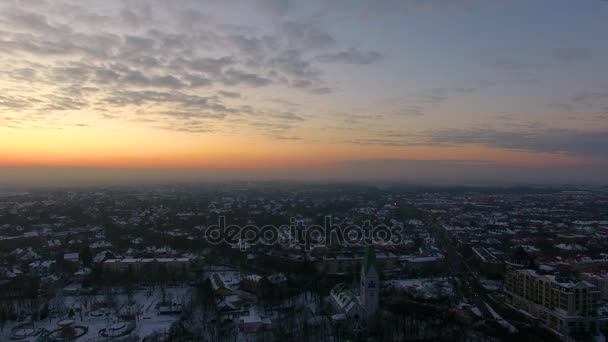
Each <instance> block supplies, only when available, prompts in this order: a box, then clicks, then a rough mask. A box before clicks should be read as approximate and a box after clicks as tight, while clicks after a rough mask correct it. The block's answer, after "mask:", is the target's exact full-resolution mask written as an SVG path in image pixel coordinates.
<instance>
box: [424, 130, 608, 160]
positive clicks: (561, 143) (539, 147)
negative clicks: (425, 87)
mask: <svg viewBox="0 0 608 342" xmlns="http://www.w3.org/2000/svg"><path fill="white" fill-rule="evenodd" d="M429 142H430V143H431V144H439V145H466V144H480V145H486V146H491V147H498V148H508V149H518V150H526V151H531V152H548V153H557V152H563V153H567V154H571V155H583V156H596V157H608V132H605V131H577V130H570V129H544V130H535V131H513V132H510V131H499V130H494V129H484V128H478V129H470V130H461V129H451V130H442V131H435V132H431V133H430V134H429Z"/></svg>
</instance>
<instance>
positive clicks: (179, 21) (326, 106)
mask: <svg viewBox="0 0 608 342" xmlns="http://www.w3.org/2000/svg"><path fill="white" fill-rule="evenodd" d="M0 73H1V75H2V76H1V77H0V185H2V184H4V185H6V184H9V185H10V184H11V183H17V182H27V181H30V180H36V181H37V182H39V183H40V182H44V181H45V180H48V181H50V182H58V181H59V180H61V181H69V180H70V179H76V180H104V181H108V180H112V179H120V180H131V179H154V180H188V181H189V180H214V179H275V178H280V179H292V178H293V179H304V180H306V179H313V180H325V179H327V180H408V181H412V180H416V179H420V180H423V181H438V182H440V181H447V182H449V181H467V182H473V181H475V180H483V181H504V182H527V181H529V182H544V181H546V182H576V183H584V182H593V183H597V182H606V183H608V171H606V170H607V169H608V1H602V0H575V1H573V0H533V1H530V0H508V1H503V0H495V1H493V0H387V1H382V0H360V1H346V0H325V1H316V0H307V1H295V0H294V1H289V0H250V1H236V0H172V1H166V0H150V1H143V0H133V1H126V0H125V1H117V0H116V1H114V0H105V1H99V0H96V1H86V0H85V1H83V0H24V1H16V0H3V1H1V2H0ZM162 170H165V171H162ZM79 177H80V178H79Z"/></svg>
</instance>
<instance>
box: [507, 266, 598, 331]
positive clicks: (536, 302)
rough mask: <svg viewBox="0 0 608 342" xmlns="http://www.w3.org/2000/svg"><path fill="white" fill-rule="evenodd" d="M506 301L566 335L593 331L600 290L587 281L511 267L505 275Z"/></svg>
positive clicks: (595, 329)
mask: <svg viewBox="0 0 608 342" xmlns="http://www.w3.org/2000/svg"><path fill="white" fill-rule="evenodd" d="M505 293H506V300H507V302H508V303H510V304H511V305H513V306H514V307H515V308H517V309H521V310H524V311H526V312H528V313H530V314H531V315H533V316H535V317H537V318H538V319H540V321H541V322H542V323H544V324H545V325H546V326H548V327H549V328H551V329H553V330H556V331H558V332H560V333H562V334H564V335H568V336H582V335H587V334H592V335H595V334H596V333H597V330H598V318H597V309H598V300H599V296H600V291H599V290H598V288H597V287H596V286H595V285H593V284H591V283H589V282H587V281H578V280H574V279H567V278H560V277H558V276H555V275H549V274H539V273H538V272H537V271H535V270H533V269H513V270H510V271H509V272H508V273H507V274H506V277H505Z"/></svg>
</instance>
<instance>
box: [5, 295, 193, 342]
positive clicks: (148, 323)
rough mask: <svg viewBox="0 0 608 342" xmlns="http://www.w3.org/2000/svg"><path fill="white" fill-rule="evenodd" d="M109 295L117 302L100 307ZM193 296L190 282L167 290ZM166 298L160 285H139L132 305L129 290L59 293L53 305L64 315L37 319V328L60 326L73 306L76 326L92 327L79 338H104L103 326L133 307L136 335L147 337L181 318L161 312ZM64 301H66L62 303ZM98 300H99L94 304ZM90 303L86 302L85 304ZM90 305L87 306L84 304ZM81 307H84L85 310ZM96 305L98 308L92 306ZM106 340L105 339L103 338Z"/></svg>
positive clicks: (179, 299)
mask: <svg viewBox="0 0 608 342" xmlns="http://www.w3.org/2000/svg"><path fill="white" fill-rule="evenodd" d="M109 298H112V299H113V300H114V301H115V303H116V305H115V307H114V308H107V307H101V308H100V307H98V306H99V305H100V304H98V303H104V302H106V301H107V300H108V299H109ZM190 299H191V288H190V287H186V286H180V287H170V288H167V289H166V290H165V300H167V301H169V300H171V301H172V302H173V303H180V304H181V303H189V301H190ZM161 300H162V291H161V289H160V288H159V287H155V288H148V287H146V288H138V289H136V290H134V291H133V292H132V303H133V304H132V305H129V304H128V296H127V294H126V293H124V292H123V293H117V294H113V293H110V294H99V295H96V296H87V297H85V296H58V297H55V298H53V299H51V301H50V302H51V304H50V307H57V308H58V311H62V312H64V314H63V315H61V316H58V317H52V318H45V319H43V320H40V321H35V322H33V323H34V328H35V329H36V330H38V329H46V330H49V331H52V330H55V329H57V328H58V325H57V323H58V322H60V321H61V320H63V319H65V318H66V317H67V315H68V312H69V311H70V309H73V311H74V315H73V316H72V319H73V320H74V321H75V323H74V325H76V326H85V327H87V328H88V331H87V333H86V334H85V335H83V336H82V337H80V338H79V339H78V341H95V340H97V339H99V338H101V335H100V330H102V329H107V328H109V327H110V326H112V325H113V324H115V323H116V322H117V312H119V311H121V310H122V311H123V312H124V311H127V310H132V312H133V313H135V317H136V326H135V329H134V330H133V332H132V333H131V335H132V336H138V337H139V338H143V337H145V336H148V335H151V334H153V333H157V332H159V333H164V332H166V331H168V330H169V328H170V327H171V325H172V324H173V323H174V322H176V321H177V320H178V319H179V316H178V315H160V314H158V313H157V311H156V304H158V303H159V302H160V301H161ZM62 303H63V304H62ZM94 303H97V304H94ZM85 304H86V305H85ZM85 306H86V307H87V309H85V308H84V307H85ZM78 308H83V309H82V314H81V313H80V312H79V310H78ZM93 308H95V309H94V310H92V309H93ZM18 324H20V323H18V322H8V323H7V324H6V325H5V326H4V330H3V331H2V333H0V340H1V341H10V334H11V329H12V328H13V327H14V326H16V325H18ZM35 339H36V337H31V338H29V339H25V340H22V341H35ZM101 340H105V339H101Z"/></svg>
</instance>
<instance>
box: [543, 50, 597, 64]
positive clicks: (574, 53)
mask: <svg viewBox="0 0 608 342" xmlns="http://www.w3.org/2000/svg"><path fill="white" fill-rule="evenodd" d="M551 54H552V56H553V59H555V60H556V61H558V62H563V63H571V62H580V61H585V60H588V59H591V56H592V54H591V50H590V49H587V48H581V47H566V48H557V49H553V51H551Z"/></svg>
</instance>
